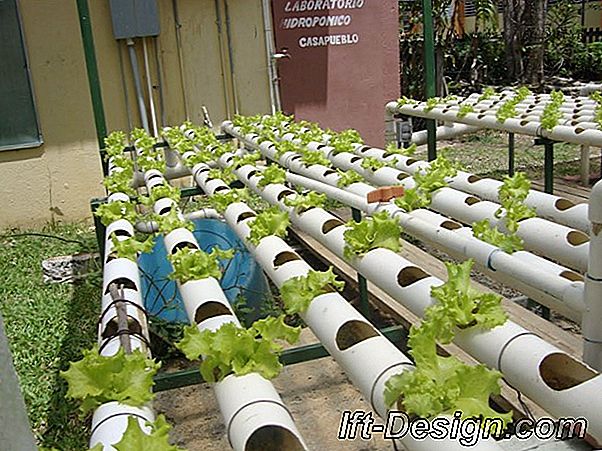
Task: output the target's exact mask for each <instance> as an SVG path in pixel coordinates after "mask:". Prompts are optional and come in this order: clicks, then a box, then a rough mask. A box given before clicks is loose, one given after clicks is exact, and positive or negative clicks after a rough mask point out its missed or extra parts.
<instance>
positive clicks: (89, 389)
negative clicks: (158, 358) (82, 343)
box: [60, 346, 160, 413]
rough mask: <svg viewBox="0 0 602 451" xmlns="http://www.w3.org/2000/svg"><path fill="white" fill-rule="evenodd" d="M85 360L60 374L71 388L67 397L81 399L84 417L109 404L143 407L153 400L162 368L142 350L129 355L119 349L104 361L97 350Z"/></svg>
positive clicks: (75, 363) (85, 352)
mask: <svg viewBox="0 0 602 451" xmlns="http://www.w3.org/2000/svg"><path fill="white" fill-rule="evenodd" d="M83 356H84V357H83V359H81V360H79V361H78V362H72V363H71V364H70V366H69V369H68V370H67V371H61V373H60V374H61V376H62V377H63V378H64V379H65V380H66V381H67V383H68V384H69V390H68V391H67V397H70V398H74V399H79V400H80V401H81V405H80V409H81V411H82V412H83V413H87V412H89V411H91V410H93V409H95V408H96V407H98V406H99V405H101V404H104V403H106V402H110V401H118V402H120V403H124V404H128V405H131V406H136V407H140V406H143V405H144V404H146V403H147V402H149V401H151V400H152V399H153V397H154V395H153V392H152V390H151V389H152V386H153V376H154V375H155V373H156V372H157V370H158V369H159V367H160V364H159V363H156V362H155V361H154V360H151V359H149V358H148V357H147V356H146V355H145V354H144V353H142V352H141V351H140V350H135V351H134V352H132V353H131V354H126V353H125V352H124V351H123V349H122V348H119V351H118V352H117V354H115V355H113V356H111V357H104V356H101V355H100V354H99V353H98V347H96V346H95V347H93V348H92V349H90V350H84V351H83Z"/></svg>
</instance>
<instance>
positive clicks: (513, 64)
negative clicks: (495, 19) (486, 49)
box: [504, 0, 532, 80]
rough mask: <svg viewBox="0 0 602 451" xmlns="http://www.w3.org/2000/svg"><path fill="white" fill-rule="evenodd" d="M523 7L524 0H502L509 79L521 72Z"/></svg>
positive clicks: (520, 74) (518, 76)
mask: <svg viewBox="0 0 602 451" xmlns="http://www.w3.org/2000/svg"><path fill="white" fill-rule="evenodd" d="M530 1H532V0H530ZM524 7H525V0H504V43H505V51H506V67H507V68H508V78H509V79H511V80H515V79H517V78H520V77H521V76H522V74H523V64H522V63H523V62H522V33H521V29H522V27H521V25H522V18H523V11H524Z"/></svg>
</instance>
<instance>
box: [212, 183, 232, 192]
mask: <svg viewBox="0 0 602 451" xmlns="http://www.w3.org/2000/svg"><path fill="white" fill-rule="evenodd" d="M228 189H230V188H228V187H227V186H223V185H222V186H218V187H217V188H215V189H214V190H213V192H214V193H217V192H218V191H223V190H228Z"/></svg>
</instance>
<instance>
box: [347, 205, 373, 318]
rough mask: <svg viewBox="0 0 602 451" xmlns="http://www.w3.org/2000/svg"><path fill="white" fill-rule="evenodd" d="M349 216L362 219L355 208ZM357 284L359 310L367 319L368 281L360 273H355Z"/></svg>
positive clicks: (358, 220)
mask: <svg viewBox="0 0 602 451" xmlns="http://www.w3.org/2000/svg"><path fill="white" fill-rule="evenodd" d="M351 216H352V217H353V220H354V221H355V222H360V221H361V220H362V212H361V211H359V210H358V209H356V208H352V209H351ZM357 286H358V289H359V292H360V308H359V311H360V312H361V313H362V315H364V316H365V317H366V318H367V319H368V320H369V319H370V302H369V301H368V282H367V281H366V278H365V277H364V276H362V275H361V274H359V273H358V274H357Z"/></svg>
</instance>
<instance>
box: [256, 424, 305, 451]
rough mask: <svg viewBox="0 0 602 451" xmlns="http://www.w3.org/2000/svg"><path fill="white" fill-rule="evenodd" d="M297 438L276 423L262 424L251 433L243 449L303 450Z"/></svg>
mask: <svg viewBox="0 0 602 451" xmlns="http://www.w3.org/2000/svg"><path fill="white" fill-rule="evenodd" d="M304 449H305V447H304V446H303V444H302V443H301V441H300V440H299V438H298V437H297V436H296V435H295V434H293V433H292V432H291V431H289V430H288V429H285V428H283V427H282V426H278V425H273V424H272V425H268V426H262V427H260V428H259V429H257V430H256V431H255V432H253V433H252V434H251V436H250V437H249V440H247V443H246V444H245V451H303V450H304Z"/></svg>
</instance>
